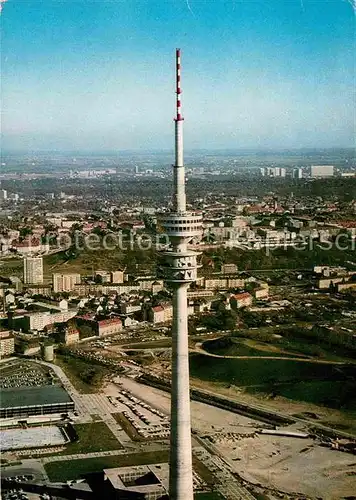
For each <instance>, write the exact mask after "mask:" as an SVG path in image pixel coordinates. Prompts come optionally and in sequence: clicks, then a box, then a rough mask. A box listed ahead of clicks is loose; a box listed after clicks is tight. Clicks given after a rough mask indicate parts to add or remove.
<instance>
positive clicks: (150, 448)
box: [37, 442, 169, 464]
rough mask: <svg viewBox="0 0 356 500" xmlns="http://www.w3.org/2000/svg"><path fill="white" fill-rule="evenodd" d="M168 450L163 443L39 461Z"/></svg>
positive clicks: (54, 457)
mask: <svg viewBox="0 0 356 500" xmlns="http://www.w3.org/2000/svg"><path fill="white" fill-rule="evenodd" d="M166 449H167V450H168V449H169V445H168V444H162V443H156V442H151V443H142V444H140V445H137V447H135V450H128V449H127V448H126V449H121V450H111V451H97V452H93V453H75V454H73V455H52V456H50V457H43V458H39V459H37V460H38V461H39V462H41V464H48V463H51V462H63V461H66V460H86V459H87V458H100V457H115V456H120V455H130V454H131V453H132V454H134V453H145V452H149V451H162V450H166Z"/></svg>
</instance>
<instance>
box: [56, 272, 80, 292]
mask: <svg viewBox="0 0 356 500" xmlns="http://www.w3.org/2000/svg"><path fill="white" fill-rule="evenodd" d="M52 283H53V291H54V292H55V293H60V292H71V291H73V290H74V289H75V285H77V284H79V283H80V274H78V273H71V274H59V273H55V274H53V275H52Z"/></svg>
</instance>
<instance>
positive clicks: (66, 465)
mask: <svg viewBox="0 0 356 500" xmlns="http://www.w3.org/2000/svg"><path fill="white" fill-rule="evenodd" d="M168 458H169V451H168V450H160V451H155V452H142V453H133V454H129V455H127V454H125V455H114V456H109V457H98V458H86V459H83V460H63V461H60V462H51V463H48V464H45V465H44V467H45V469H46V472H47V474H48V477H49V480H50V481H52V482H56V481H59V482H62V481H64V482H65V481H68V480H71V479H78V478H80V477H83V476H84V475H85V474H90V473H93V472H100V471H102V470H103V469H109V468H111V467H127V466H129V465H148V464H157V463H162V462H168Z"/></svg>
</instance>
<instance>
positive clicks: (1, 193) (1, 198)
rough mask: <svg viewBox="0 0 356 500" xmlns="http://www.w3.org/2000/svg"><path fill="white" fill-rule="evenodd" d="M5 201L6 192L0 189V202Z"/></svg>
mask: <svg viewBox="0 0 356 500" xmlns="http://www.w3.org/2000/svg"><path fill="white" fill-rule="evenodd" d="M5 200H7V191H6V189H0V201H5Z"/></svg>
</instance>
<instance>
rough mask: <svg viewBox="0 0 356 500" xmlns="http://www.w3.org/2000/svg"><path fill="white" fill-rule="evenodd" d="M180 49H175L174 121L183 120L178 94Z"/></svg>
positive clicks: (179, 87) (180, 90) (179, 90)
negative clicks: (175, 112) (175, 101)
mask: <svg viewBox="0 0 356 500" xmlns="http://www.w3.org/2000/svg"><path fill="white" fill-rule="evenodd" d="M180 69H181V65H180V49H176V94H177V116H176V118H175V120H176V121H178V122H180V121H182V120H184V118H183V117H182V113H181V102H180V95H181V93H182V89H181V86H180V82H181V81H180Z"/></svg>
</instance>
